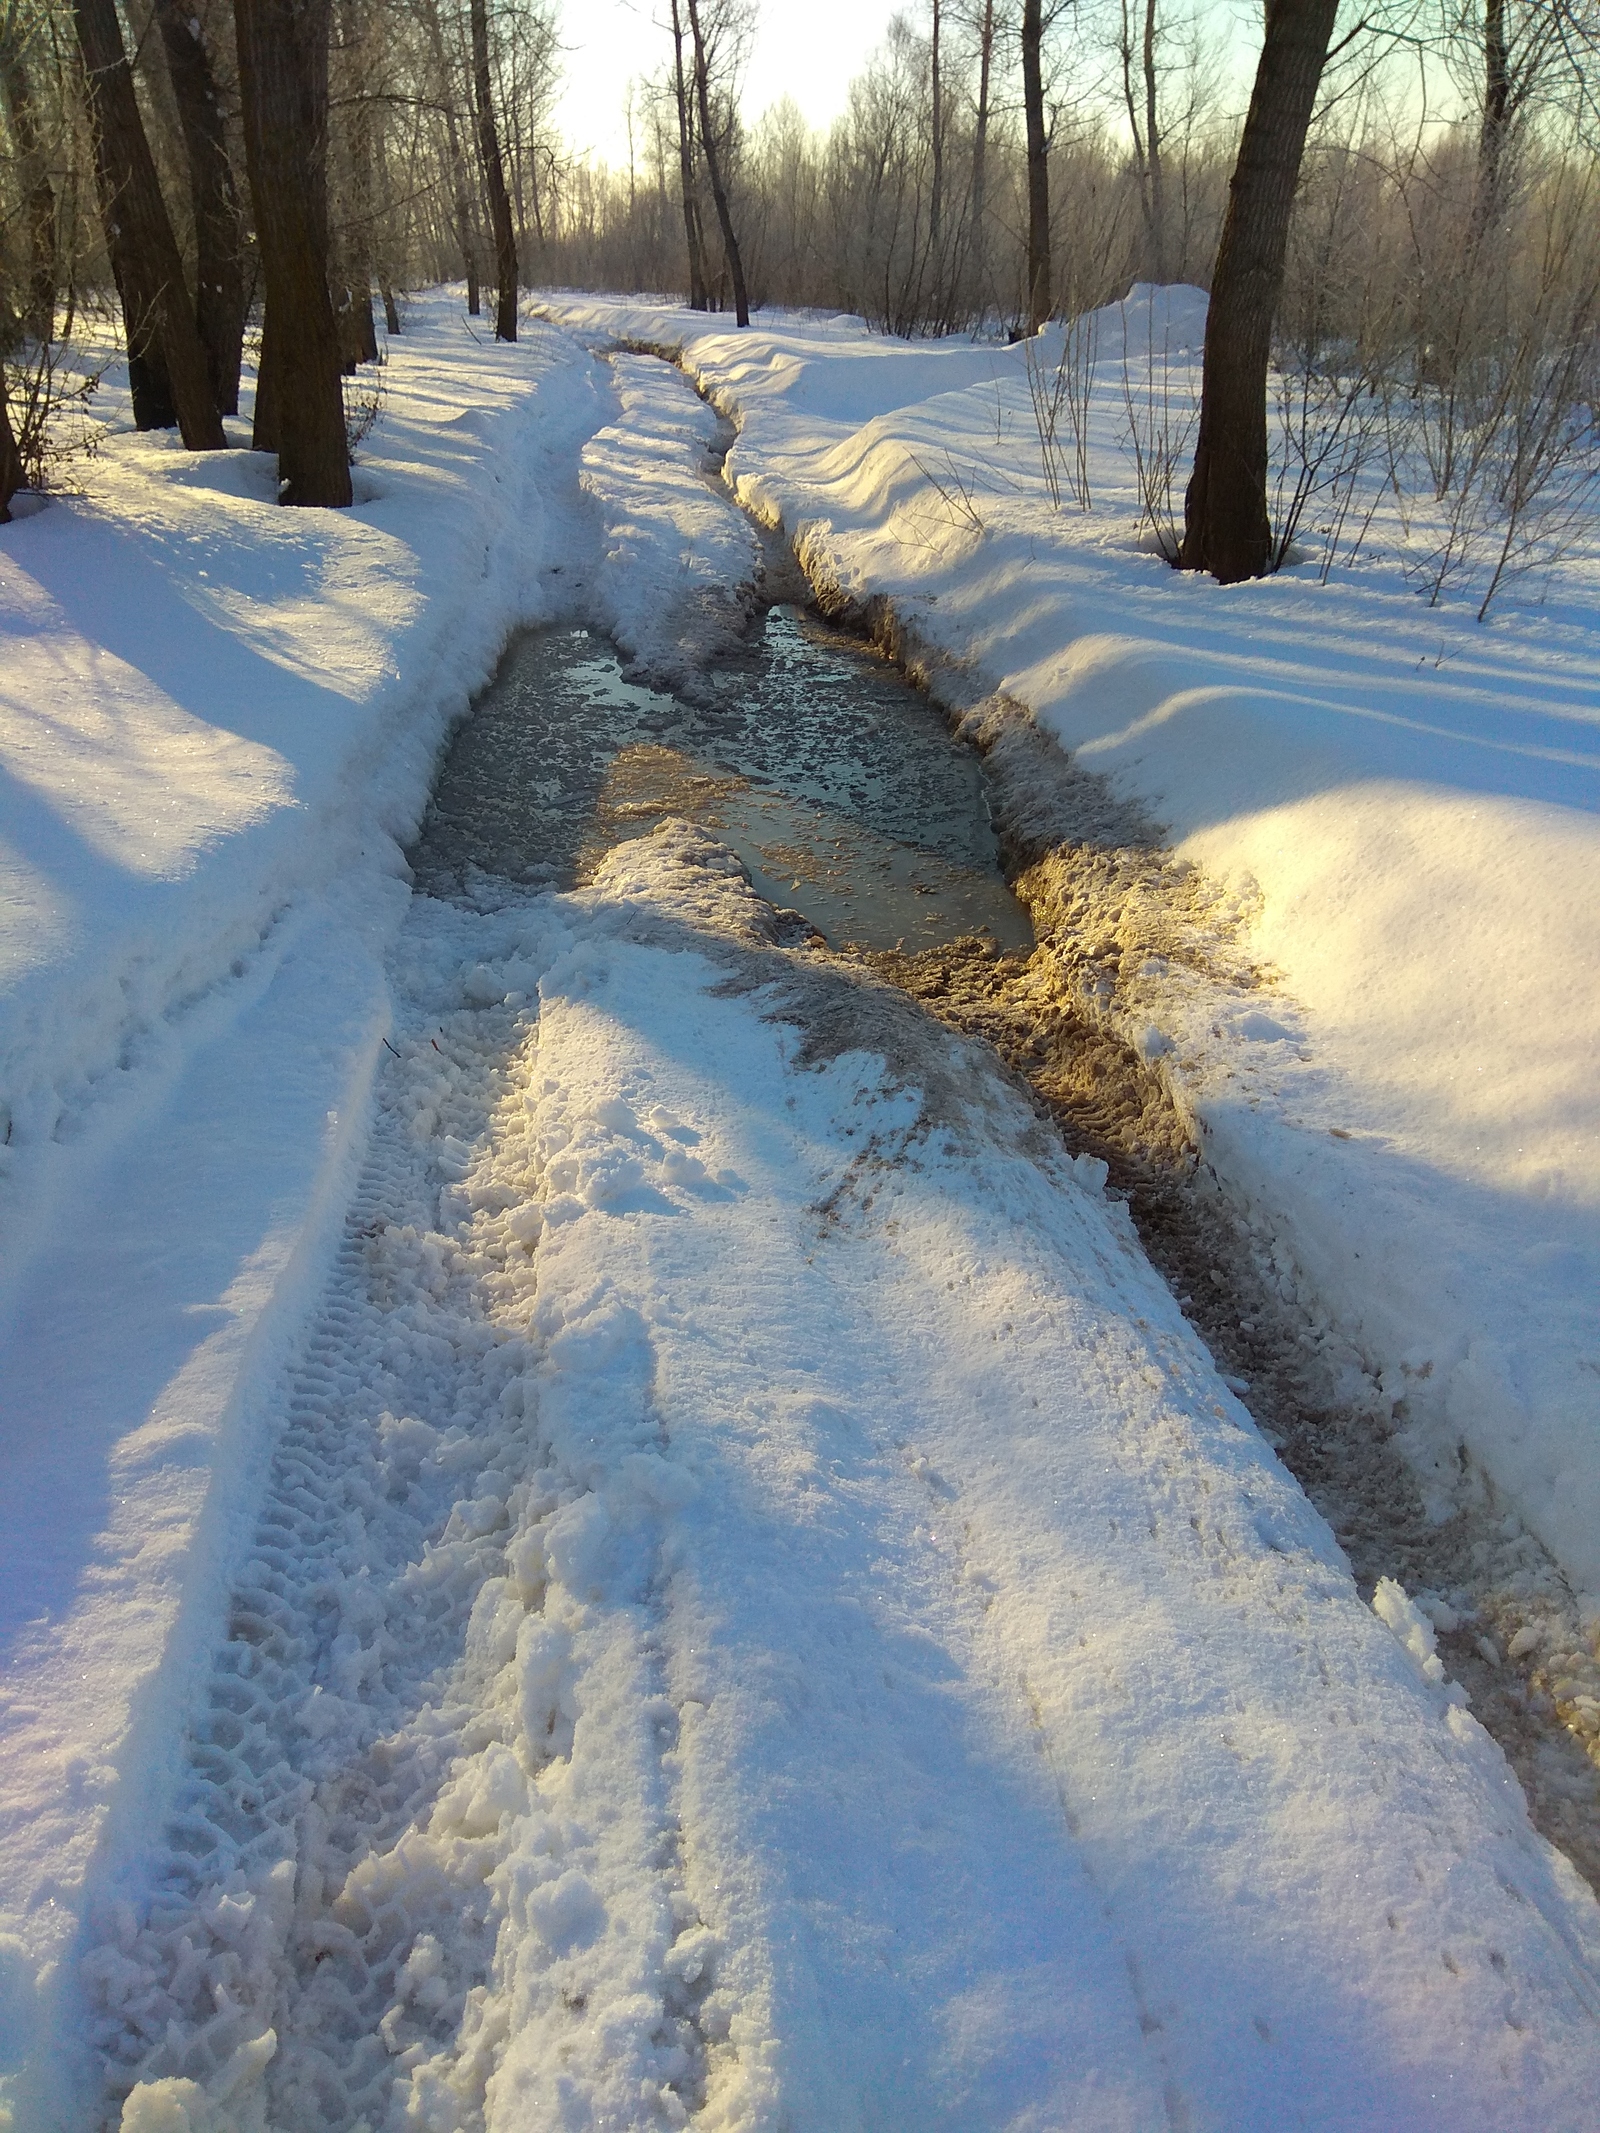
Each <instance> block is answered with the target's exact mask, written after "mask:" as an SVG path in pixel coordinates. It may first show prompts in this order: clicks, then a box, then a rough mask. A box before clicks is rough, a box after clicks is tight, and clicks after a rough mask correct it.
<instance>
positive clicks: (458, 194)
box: [423, 0, 483, 318]
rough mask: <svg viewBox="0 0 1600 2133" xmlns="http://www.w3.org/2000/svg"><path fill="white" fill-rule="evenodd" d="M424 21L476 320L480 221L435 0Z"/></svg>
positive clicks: (472, 315) (459, 239)
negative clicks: (473, 204)
mask: <svg viewBox="0 0 1600 2133" xmlns="http://www.w3.org/2000/svg"><path fill="white" fill-rule="evenodd" d="M423 18H424V22H425V24H426V27H427V32H428V43H429V46H430V47H431V49H432V52H433V63H434V66H435V68H436V69H437V70H438V75H439V98H440V101H441V102H442V103H443V105H444V132H445V142H446V145H447V146H448V148H449V151H450V183H451V188H452V190H453V192H454V194H455V203H456V242H457V243H458V244H459V245H460V247H461V264H462V267H463V269H464V270H465V273H466V278H467V316H468V317H469V318H476V317H477V316H478V314H479V312H480V310H481V309H482V304H483V299H482V296H481V293H480V291H479V288H478V218H477V216H476V215H475V214H474V213H473V211H472V190H471V187H470V186H469V185H468V183H467V159H466V157H465V156H464V155H463V154H462V152H461V130H460V128H459V127H458V126H457V124H456V108H455V104H454V101H453V99H452V89H453V84H452V81H451V71H450V62H449V61H448V60H447V59H446V57H445V50H444V32H443V30H442V29H441V28H440V27H439V10H438V8H437V6H436V5H435V4H434V0H428V4H427V5H426V6H425V7H424V9H423Z"/></svg>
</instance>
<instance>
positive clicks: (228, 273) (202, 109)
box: [156, 0, 245, 415]
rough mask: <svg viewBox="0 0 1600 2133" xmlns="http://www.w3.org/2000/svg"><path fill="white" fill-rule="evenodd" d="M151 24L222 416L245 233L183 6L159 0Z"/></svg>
mask: <svg viewBox="0 0 1600 2133" xmlns="http://www.w3.org/2000/svg"><path fill="white" fill-rule="evenodd" d="M156 21H157V23H158V25H159V26H160V30H161V42H162V45H163V46H164V48H165V50H166V55H167V72H168V74H169V75H170V76H171V79H172V93H173V97H174V99H175V101H176V103H177V106H178V123H179V124H180V125H181V127H182V128H183V145H184V151H185V154H186V155H187V157H188V161H189V199H190V203H191V205H192V207H193V210H194V238H195V284H196V287H195V324H196V325H197V326H198V328H199V330H200V339H201V341H202V342H203V343H204V345H205V351H206V370H207V374H208V375H209V377H210V379H211V393H212V397H213V399H214V400H215V401H216V403H217V410H218V412H219V413H220V414H224V415H236V414H237V413H238V412H239V361H240V355H241V352H242V350H243V347H244V313H245V295H244V227H243V223H242V222H241V219H240V215H239V193H238V187H237V186H236V185H235V184H234V178H233V165H232V163H231V162H230V161H229V159H228V141H227V134H226V130H225V128H224V125H223V117H222V100H221V97H220V96H219V95H218V93H217V77H216V71H215V69H214V68H213V66H212V64H211V55H210V53H209V52H208V51H207V50H206V47H205V40H204V38H203V37H202V36H201V34H200V24H199V21H198V19H197V18H196V17H195V16H194V15H192V14H191V13H190V12H189V10H188V7H187V6H186V5H185V0H156Z"/></svg>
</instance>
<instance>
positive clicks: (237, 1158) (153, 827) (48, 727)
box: [0, 303, 605, 2095]
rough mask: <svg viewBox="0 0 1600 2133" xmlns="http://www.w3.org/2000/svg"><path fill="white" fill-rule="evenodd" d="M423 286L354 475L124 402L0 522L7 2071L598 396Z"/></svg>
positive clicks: (222, 1528) (224, 1504)
mask: <svg viewBox="0 0 1600 2133" xmlns="http://www.w3.org/2000/svg"><path fill="white" fill-rule="evenodd" d="M418 309H419V315H418V317H417V318H416V319H415V320H414V322H413V323H414V327H415V332H414V334H413V335H410V336H407V337H406V338H405V339H404V340H403V341H401V342H399V343H397V344H396V345H395V347H394V348H393V349H392V351H391V355H390V361H389V365H388V369H387V373H386V376H387V412H386V414H385V417H384V421H383V424H382V426H381V428H380V430H379V431H378V433H377V434H376V436H375V437H374V438H373V440H372V444H371V449H370V451H369V452H367V453H366V454H364V455H363V460H362V464H361V466H360V467H359V468H358V470H357V481H358V489H359V493H360V494H362V495H363V496H364V497H365V498H367V501H365V502H364V503H362V504H360V505H359V506H358V508H357V509H356V510H355V511H353V512H350V513H346V514H340V515H338V516H335V515H333V514H331V513H330V514H323V513H315V514H313V513H294V512H284V511H280V510H278V508H277V507H276V505H275V504H273V503H272V502H271V501H270V499H269V496H268V494H267V489H266V487H265V486H264V483H265V482H266V481H267V480H268V479H269V477H268V476H267V475H266V473H265V472H264V469H263V465H262V463H261V462H259V461H257V460H255V459H254V458H253V457H252V455H251V454H249V453H248V452H245V451H242V450H239V451H233V452H230V453H227V454H217V455H211V456H208V457H207V458H204V459H197V460H190V459H188V458H186V457H185V455H183V454H182V453H181V452H179V451H178V450H177V449H176V448H175V446H174V443H173V440H171V439H168V438H155V439H151V438H140V437H137V436H135V435H134V434H133V433H132V432H131V431H129V430H123V431H120V432H119V431H118V430H117V428H116V426H115V423H116V415H117V409H116V405H115V403H113V408H112V415H113V426H112V434H111V435H110V436H109V437H108V439H107V441H106V443H105V445H104V446H103V448H102V451H101V453H100V455H99V456H98V457H97V458H96V459H95V460H94V461H92V462H90V463H89V465H88V467H87V469H86V473H85V482H84V491H83V493H82V494H81V495H80V496H74V497H70V498H63V499H59V500H57V501H54V502H52V503H51V504H50V506H49V507H48V508H47V509H46V510H44V511H42V512H39V513H37V514H36V515H34V516H32V517H30V518H28V519H26V520H24V521H23V522H21V523H19V524H17V525H14V526H10V527H7V528H5V529H3V531H0V874H3V891H0V913H3V917H0V1103H3V1106H4V1109H3V1114H0V1115H3V1119H4V1126H5V1132H4V1141H5V1146H4V1148H3V1150H0V1215H3V1226H0V1236H3V1240H4V1241H3V1245H0V1328H3V1329H4V1332H5V1335H6V1340H5V1359H4V1363H3V1365H0V1388H3V1389H0V1441H3V1444H4V1457H5V1461H6V1486H5V1488H4V1490H0V1563H3V1566H4V1568H3V1571H0V1649H3V1653H4V1674H3V1687H0V1725H3V1728H4V1741H5V1748H4V1754H3V1760H0V1947H4V1948H5V1949H7V1950H8V1951H9V1957H10V1965H11V1967H13V1968H15V1969H16V1971H17V1974H18V1977H19V1979H20V1980H21V1981H22V1982H19V1983H18V1985H17V1987H16V1990H15V1995H14V1996H12V1995H8V1998H10V1999H11V2004H10V2006H9V2007H8V2010H7V2015H8V2021H7V2034H8V2044H7V2056H6V2065H7V2067H8V2068H9V2067H17V2066H23V2067H26V2066H30V2064H31V2066H32V2071H31V2072H29V2073H28V2074H26V2075H25V2076H23V2077H22V2078H24V2079H25V2080H32V2079H33V2078H34V2076H35V2074H37V2072H38V2066H37V2063H36V2054H38V2053H40V2052H41V2051H43V2052H44V2053H45V2054H46V2055H47V2054H48V2039H49V2036H50V2033H51V2027H52V2024H53V2023H54V2022H55V2020H56V2019H57V2013H56V2009H57V2005H58V1996H59V1995H60V1994H61V1993H62V1992H63V1991H66V1990H68V1989H70V1979H69V1976H68V1972H67V1970H66V1968H65V1967H64V1961H63V1959H64V1957H65V1955H66V1952H67V1950H68V1948H69V1947H70V1944H71V1940H72V1936H73V1935H74V1933H75V1932H76V1930H77V1927H78V1922H79V1918H80V1914H81V1905H82V1901H83V1888H84V1884H85V1876H86V1875H87V1874H89V1873H90V1872H91V1871H92V1868H93V1864H94V1862H95V1860H96V1859H97V1858H98V1857H99V1856H100V1855H101V1853H102V1852H103V1851H106V1850H110V1851H114V1850H115V1849H116V1847H117V1846H118V1845H119V1844H120V1843H121V1842H122V1841H123V1833H124V1832H125V1831H131V1830H142V1829H143V1827H144V1826H145V1819H146V1817H147V1816H148V1815H149V1814H150V1813H151V1812H156V1813H159V1812H160V1810H161V1806H162V1802H163V1798H164V1794H163V1792H162V1789H161V1785H160V1783H159V1772H160V1770H161V1767H162V1763H163V1759H165V1761H166V1762H168V1763H170V1761H171V1758H172V1755H173V1753H174V1746H173V1735H174V1730H175V1728H176V1727H177V1725H178V1724H179V1722H180V1717H181V1713H182V1711H183V1709H184V1708H185V1696H186V1685H187V1682H188V1681H189V1679H190V1678H191V1676H192V1673H193V1669H194V1667H195V1666H196V1665H199V1664H203V1662H204V1658H205V1654H206V1651H207V1650H208V1648H209V1644H210V1641H211V1640H212V1639H213V1637H214V1635H215V1615H216V1611H217V1608H218V1606H219V1604H220V1595H221V1590H222V1587H221V1583H220V1581H221V1580H222V1579H223V1578H224V1577H225V1576H227V1575H231V1562H230V1554H229V1551H230V1548H231V1545H232V1541H233V1538H234V1529H235V1526H236V1522H237V1519H238V1518H239V1516H240V1515H242V1514H241V1510H240V1506H241V1505H243V1504H247V1503H248V1501H249V1500H250V1496H251V1489H252V1485H253V1482H258V1480H259V1475H258V1474H257V1473H256V1468H257V1467H258V1466H259V1448H260V1439H261V1433H262V1431H263V1429H264V1428H265V1427H266V1425H267V1424H268V1423H269V1422H270V1419H271V1413H270V1404H269V1403H270V1397H271V1392H272V1387H273V1382H274V1371H275V1367H276V1366H277V1365H278V1364H279V1363H280V1362H281V1359H282V1357H283V1355H284V1354H285V1352H286V1346H287V1344H291V1343H292V1341H293V1340H294V1339H295V1337H296V1336H297V1335H298V1333H299V1331H300V1328H301V1322H302V1319H303V1313H304V1310H305V1308H306V1306H307V1304H308V1302H309V1301H310V1300H311V1298H313V1297H314V1296H315V1294H316V1290H317V1287H318V1285H319V1282H320V1276H321V1272H322V1269H323V1268H324V1267H325V1265H326V1261H327V1256H328V1252H329V1250H330V1249H331V1245H332V1241H333V1239H334V1237H335V1236H336V1235H337V1232H338V1228H339V1224H340V1222H341V1220H342V1217H343V1212H344V1206H345V1202H346V1199H347V1196H348V1191H349V1185H350V1180H351V1176H352V1171H353V1166H354V1165H355V1164H356V1163H357V1162H358V1161H359V1158H360V1154H361V1149H362V1144H363V1140H364V1135H365V1127H366V1108H367V1100H368V1091H369V1087H370V1079H371V1073H372V1067H373V1062H374V1059H375V1057H377V1056H381V1050H382V1037H383V1033H384V1031H385V1029H386V1027H387V1024H388V1020H389V1015H390V1012H391V1010H390V1003H389V994H388V986H387V982H386V979H385V975H384V970H383V960H382V958H383V951H384V947H385V944H386V942H387V940H388V939H389V938H390V937H391V936H392V934H393V931H394V928H395V926H396V924H397V923H398V922H399V919H400V917H401V916H402V914H403V911H404V907H405V891H404V886H403V882H402V880H401V878H400V876H401V874H402V871H403V870H402V868H401V865H400V860H399V854H398V851H397V849H396V845H395V836H396V835H397V834H404V833H405V832H406V831H407V830H408V828H409V826H410V825H411V824H413V823H414V822H415V820H416V819H417V817H418V814H419V813H420V809H421V807H422V804H423V802H424V800H425V798H426V793H427V787H428V782H429V777H430V772H431V765H432V760H433V756H434V752H435V750H436V748H437V745H438V742H439V740H440V738H441V736H442V735H443V733H444V731H445V730H446V727H447V725H448V722H449V721H450V719H451V718H452V717H455V716H458V715H459V714H460V712H461V711H462V710H463V709H464V708H465V706H466V703H467V700H468V697H469V695H470V692H471V691H472V690H473V689H474V688H475V687H476V686H478V685H479V683H481V681H482V680H483V679H484V678H486V676H487V674H488V672H489V670H490V668H491V666H492V663H493V661H494V659H495V657H496V656H497V654H498V651H499V649H500V646H501V643H502V642H503V640H504V638H505V635H506V633H507V631H508V630H509V628H510V627H511V626H512V624H513V623H515V622H517V621H520V620H523V619H526V618H527V617H529V616H531V615H536V614H537V613H538V612H540V608H541V603H542V602H544V601H545V597H546V596H544V595H543V594H541V592H540V590H539V586H538V572H539V570H540V567H541V565H542V564H543V562H544V561H545V560H546V558H545V548H546V545H547V542H548V540H549V535H550V529H549V499H550V498H551V497H552V495H559V494H560V490H559V488H558V486H557V483H556V481H555V480H554V479H552V475H551V473H550V471H549V470H550V469H551V468H552V467H555V468H561V469H562V471H563V473H564V474H565V478H566V480H567V482H568V483H569V484H570V480H571V474H570V471H569V469H567V468H563V465H562V463H563V460H564V459H565V460H567V461H569V462H570V460H571V458H572V457H573V456H574V455H575V453H576V451H577V449H578V446H579V444H580V443H581V441H582V439H583V437H584V436H585V435H586V434H587V433H588V431H589V430H592V429H593V428H594V427H596V426H597V425H598V423H599V422H600V421H601V420H603V418H604V413H605V403H604V402H603V401H602V399H601V398H600V397H599V395H598V393H597V390H596V385H597V380H596V375H595V366H594V365H593V364H592V363H591V362H590V361H589V360H588V359H587V358H585V357H584V356H583V355H582V354H581V353H580V352H579V351H577V350H576V349H574V348H573V347H572V345H571V344H570V343H567V342H563V341H561V340H560V339H559V337H557V336H555V335H552V334H550V333H548V332H547V331H546V332H543V333H541V332H539V331H538V330H537V329H536V330H535V336H534V339H533V341H532V342H531V343H530V344H529V345H526V346H523V347H520V348H518V349H516V350H511V351H506V350H499V351H497V350H495V349H494V348H493V347H492V346H489V347H485V346H481V345H478V344H475V343H473V342H471V341H468V340H467V339H466V337H465V335H464V334H463V332H462V330H461V326H460V324H459V322H458V319H457V317H456V315H455V314H454V312H453V309H452V307H450V306H448V305H444V304H440V303H432V304H427V303H425V304H423V305H421V306H419V307H418ZM530 418H532V419H530ZM8 2078H9V2076H8V2074H7V2073H0V2095H3V2094H4V2093H5V2089H6V2083H7V2080H8Z"/></svg>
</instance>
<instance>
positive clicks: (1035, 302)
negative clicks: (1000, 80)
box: [1022, 0, 1052, 333]
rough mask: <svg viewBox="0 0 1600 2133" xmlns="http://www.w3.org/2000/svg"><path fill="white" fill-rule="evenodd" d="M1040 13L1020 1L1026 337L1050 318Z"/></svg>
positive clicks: (1030, 0) (1028, 0)
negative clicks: (1025, 160) (1025, 189)
mask: <svg viewBox="0 0 1600 2133" xmlns="http://www.w3.org/2000/svg"><path fill="white" fill-rule="evenodd" d="M1043 42H1044V14H1043V9H1042V6H1041V0H1022V111H1023V123H1024V126H1025V128H1026V131H1027V138H1028V294H1027V318H1028V330H1029V332H1030V333H1037V332H1038V330H1039V328H1040V327H1041V326H1042V325H1043V324H1044V322H1045V320H1046V319H1047V318H1048V317H1049V316H1050V312H1051V308H1052V298H1051V294H1050V135H1049V131H1048V129H1047V128H1046V126H1045V117H1044V55H1043V49H1042V47H1043Z"/></svg>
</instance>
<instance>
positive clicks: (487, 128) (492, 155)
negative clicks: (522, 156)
mask: <svg viewBox="0 0 1600 2133" xmlns="http://www.w3.org/2000/svg"><path fill="white" fill-rule="evenodd" d="M470 12H471V17H472V87H473V96H474V101H475V102H476V104H477V107H478V113H477V116H478V153H479V155H480V156H481V157H482V159H483V182H484V184H485V186H486V187H487V188H488V193H489V227H490V229H491V230H492V231H493V232H494V271H495V279H496V281H497V282H498V284H499V289H498V300H497V302H496V304H495V309H494V337H495V339H496V340H497V341H514V340H515V339H516V337H517V239H516V232H515V231H514V230H513V229H512V227H511V196H510V195H509V193H507V191H506V167H505V164H504V162H503V161H502V160H501V156H500V131H499V128H498V127H497V126H496V124H495V117H494V83H493V81H492V80H491V79H490V74H489V9H488V4H487V0H471V10H470Z"/></svg>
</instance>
